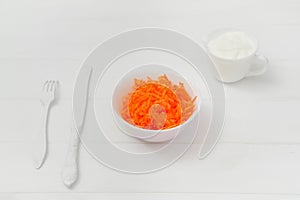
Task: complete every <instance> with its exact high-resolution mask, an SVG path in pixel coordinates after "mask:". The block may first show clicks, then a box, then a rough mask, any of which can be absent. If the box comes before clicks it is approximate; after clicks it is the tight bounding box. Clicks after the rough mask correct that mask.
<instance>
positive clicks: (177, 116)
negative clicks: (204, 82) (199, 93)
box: [120, 74, 197, 130]
mask: <svg viewBox="0 0 300 200" xmlns="http://www.w3.org/2000/svg"><path fill="white" fill-rule="evenodd" d="M196 98H197V97H196V96H195V97H194V98H193V99H192V98H191V97H190V95H189V94H188V92H187V91H186V90H185V88H184V84H183V83H181V82H180V83H179V84H178V85H173V84H172V82H171V81H170V80H169V79H168V77H167V76H166V75H165V74H164V75H162V76H159V77H158V79H157V80H153V79H151V78H150V77H147V80H146V81H145V80H140V79H134V86H133V91H132V92H130V93H129V94H128V95H126V96H124V97H123V109H122V111H121V113H120V114H121V116H122V118H123V119H124V120H126V121H127V122H128V123H130V124H132V125H135V126H137V127H140V128H145V129H152V130H156V129H168V128H173V127H176V126H178V125H180V124H182V123H183V122H185V121H186V120H187V119H188V118H189V117H190V116H191V115H192V114H193V112H194V109H195V105H194V102H195V100H196Z"/></svg>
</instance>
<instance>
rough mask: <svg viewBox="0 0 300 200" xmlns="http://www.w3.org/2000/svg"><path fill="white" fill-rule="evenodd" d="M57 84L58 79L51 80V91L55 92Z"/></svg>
mask: <svg viewBox="0 0 300 200" xmlns="http://www.w3.org/2000/svg"><path fill="white" fill-rule="evenodd" d="M55 86H56V81H54V80H52V81H51V89H50V91H51V92H55Z"/></svg>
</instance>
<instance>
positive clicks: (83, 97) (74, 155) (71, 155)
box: [62, 66, 93, 187]
mask: <svg viewBox="0 0 300 200" xmlns="http://www.w3.org/2000/svg"><path fill="white" fill-rule="evenodd" d="M92 71H93V68H92V67H91V66H87V67H84V68H82V69H81V71H80V73H79V76H78V78H77V81H76V85H75V87H77V90H75V91H74V95H73V98H76V99H77V101H78V102H79V103H78V104H76V107H74V105H73V113H74V118H73V115H72V117H71V119H72V122H71V137H70V145H69V150H68V153H67V157H66V161H65V164H64V167H63V170H62V180H63V183H64V184H65V185H66V186H67V187H71V186H72V185H73V184H74V183H75V182H76V180H77V177H78V163H77V159H78V148H79V141H80V139H79V134H80V132H81V130H82V127H83V124H84V118H85V113H86V106H87V101H88V89H89V82H90V77H91V74H92ZM77 105H78V106H77ZM75 123H76V124H75ZM76 127H77V129H76Z"/></svg>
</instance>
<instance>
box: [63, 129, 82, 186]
mask: <svg viewBox="0 0 300 200" xmlns="http://www.w3.org/2000/svg"><path fill="white" fill-rule="evenodd" d="M70 138H71V139H70V146H69V149H68V153H67V157H66V161H65V164H64V166H63V170H62V180H63V183H64V184H65V185H66V186H67V187H71V186H72V185H73V184H74V183H75V182H76V180H77V177H78V162H77V161H78V160H77V159H78V148H79V136H78V133H77V130H76V128H75V127H74V126H73V125H72V128H71V137H70Z"/></svg>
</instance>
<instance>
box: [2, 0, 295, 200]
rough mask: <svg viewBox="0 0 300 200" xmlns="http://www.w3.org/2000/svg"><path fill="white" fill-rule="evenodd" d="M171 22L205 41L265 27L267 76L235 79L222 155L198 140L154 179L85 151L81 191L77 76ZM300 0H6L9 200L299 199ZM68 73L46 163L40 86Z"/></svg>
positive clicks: (229, 88) (5, 177)
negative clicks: (70, 148)
mask: <svg viewBox="0 0 300 200" xmlns="http://www.w3.org/2000/svg"><path fill="white" fill-rule="evenodd" d="M142 26H155V27H163V28H170V29H174V30H177V31H179V32H182V33H184V34H186V35H189V36H190V37H192V38H193V39H194V40H196V41H199V42H200V41H201V38H202V36H204V35H206V34H207V33H208V32H210V31H211V30H213V29H215V28H220V27H235V28H240V29H243V30H246V31H249V32H252V33H254V34H255V35H256V36H257V37H258V39H259V41H260V52H261V53H262V54H264V55H265V56H267V57H268V58H269V59H270V67H269V70H268V71H267V73H266V74H265V75H263V76H261V77H256V78H251V79H250V78H249V79H245V80H243V81H241V82H238V83H235V84H230V85H226V86H225V87H226V88H225V89H226V100H227V116H226V124H225V128H224V132H223V135H222V138H221V140H220V142H219V144H218V145H217V147H216V148H215V150H214V152H213V153H212V154H211V155H210V156H209V157H207V158H206V159H205V160H202V161H201V160H198V159H197V157H196V154H197V152H198V150H199V144H197V143H196V144H194V145H193V146H192V148H191V149H190V150H189V151H188V152H187V153H186V154H185V155H184V156H183V157H182V158H181V159H180V160H179V161H178V162H176V163H175V164H174V165H172V166H170V167H169V168H167V169H165V170H162V171H159V172H157V173H153V174H147V175H136V176H135V175H128V174H122V173H118V172H115V171H113V170H110V169H108V168H106V167H104V166H102V165H100V164H99V163H98V162H97V161H95V160H94V159H93V158H92V157H91V156H90V155H89V154H88V153H87V152H86V151H85V150H83V149H81V152H80V170H81V175H80V179H79V181H78V184H77V185H75V187H74V188H73V189H72V190H69V189H67V188H66V187H65V186H64V185H63V183H62V182H61V176H60V175H61V169H62V166H63V162H64V159H65V155H66V152H67V145H68V139H69V133H70V131H69V130H70V126H69V124H70V123H69V122H70V112H71V95H72V88H73V83H74V80H75V77H76V74H77V72H78V69H79V67H80V64H81V62H82V61H83V59H84V58H85V57H86V56H87V55H88V53H89V51H90V50H91V49H93V48H94V47H95V46H96V45H97V44H98V43H100V42H102V41H104V40H105V39H107V38H108V37H110V36H111V35H113V34H117V33H119V32H121V31H124V30H129V29H131V28H136V27H142ZM299 53H300V2H299V1H297V0H282V1H279V0H266V1H261V0H249V1H239V0H227V1H222V0H219V1H217V0H203V1H201V0H199V1H196V0H185V1H183V0H152V1H146V0H127V1H121V0H119V1H117V0H110V1H96V0H95V1H92V0H87V1H83V0H82V1H72V0H64V1H61V0H51V1H50V0H49V1H39V0H27V1H16V0H0V121H1V124H0V199H101V198H102V199H201V198H202V199H285V200H286V199H300V181H299V180H300V114H299V113H300V78H299V75H300V57H299V55H300V54H299ZM47 79H58V80H60V83H61V84H60V86H61V87H60V100H59V102H58V104H57V105H56V106H55V107H53V110H52V113H51V118H50V122H49V123H50V124H51V126H50V127H49V154H48V158H47V161H46V163H45V165H44V166H43V168H42V169H41V170H39V171H37V170H35V169H34V167H33V164H32V159H31V144H32V143H31V141H32V140H31V139H32V137H33V135H34V134H35V133H36V131H37V130H38V121H39V117H40V104H39V95H40V87H41V85H42V84H43V82H44V81H45V80H47Z"/></svg>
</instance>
